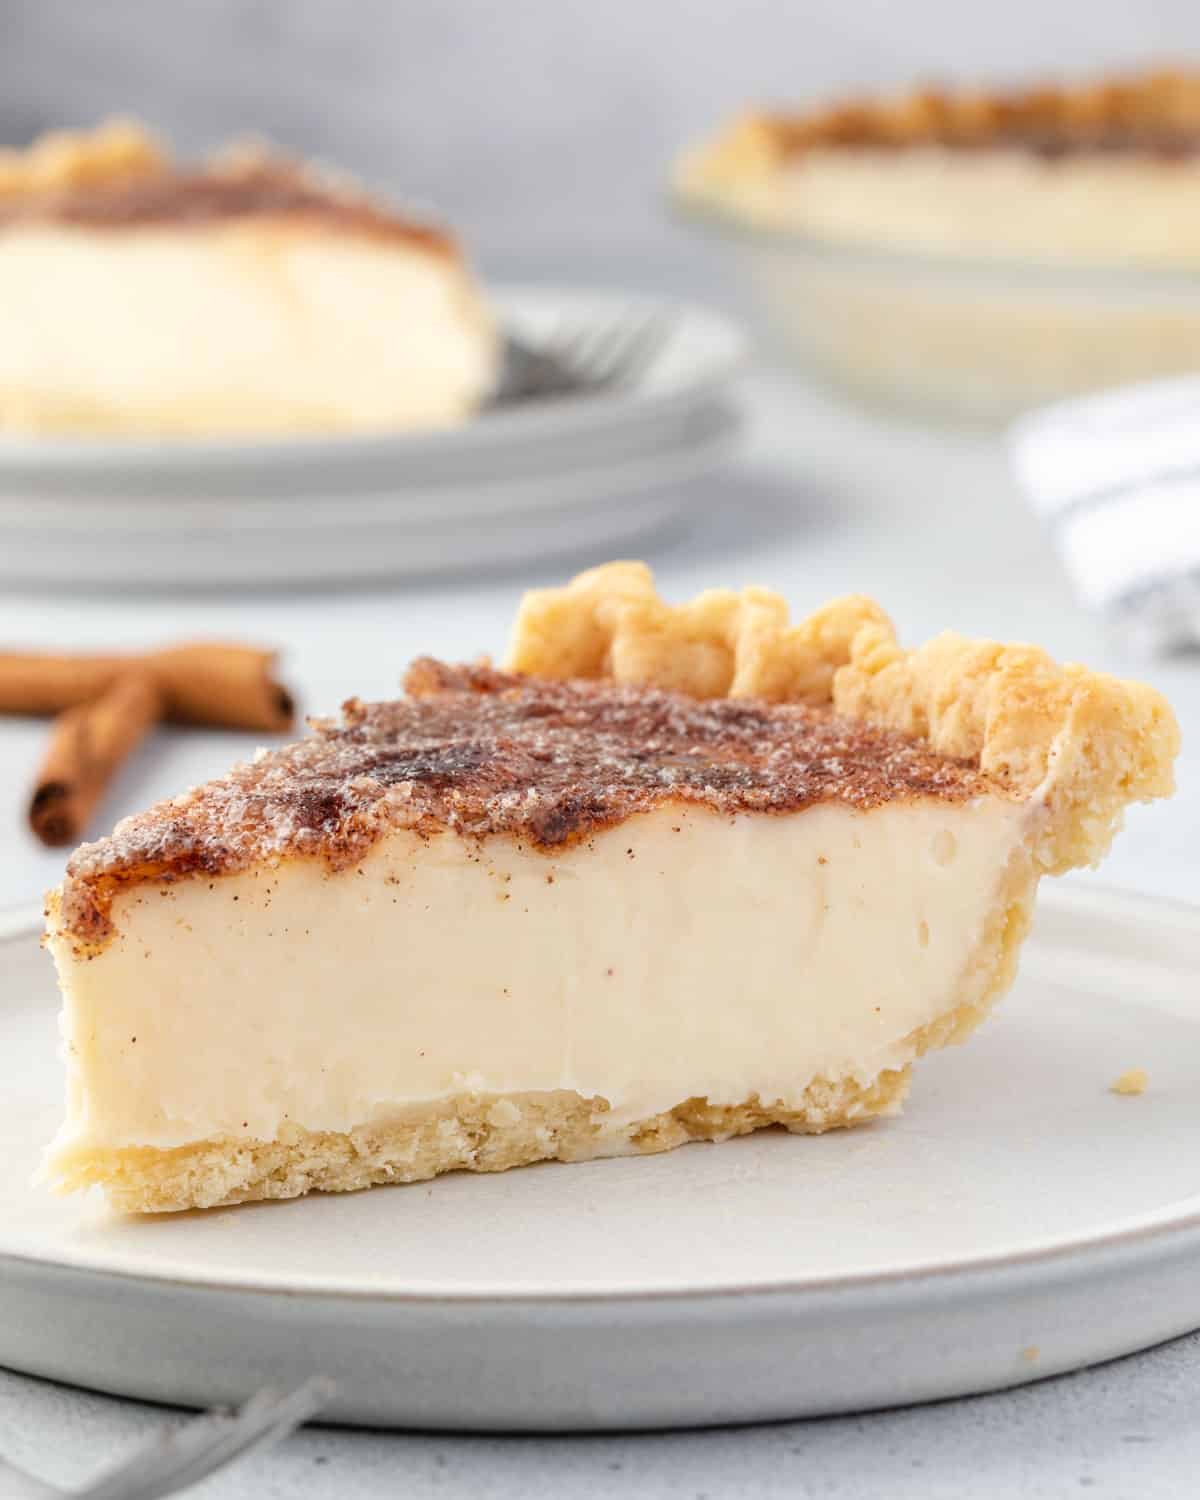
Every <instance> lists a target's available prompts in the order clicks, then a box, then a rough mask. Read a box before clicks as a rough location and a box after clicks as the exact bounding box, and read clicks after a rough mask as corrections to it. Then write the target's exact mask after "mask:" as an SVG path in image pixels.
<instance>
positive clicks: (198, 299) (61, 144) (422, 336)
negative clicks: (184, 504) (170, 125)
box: [0, 122, 499, 438]
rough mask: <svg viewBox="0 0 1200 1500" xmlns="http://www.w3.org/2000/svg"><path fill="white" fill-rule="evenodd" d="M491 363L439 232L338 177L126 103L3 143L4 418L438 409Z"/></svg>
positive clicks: (105, 430) (474, 401)
mask: <svg viewBox="0 0 1200 1500" xmlns="http://www.w3.org/2000/svg"><path fill="white" fill-rule="evenodd" d="M498 366H499V340H498V336H497V332H496V329H495V326H494V323H493V320H492V317H491V315H490V313H489V312H488V310H487V308H486V306H485V304H484V301H483V298H482V296H481V294H480V291H479V289H478V287H477V286H476V284H475V282H474V280H473V278H472V277H471V275H470V273H469V271H468V269H467V266H466V264H465V262H464V260H463V257H462V255H461V253H460V251H459V249H458V247H457V245H456V244H455V242H454V240H453V239H452V238H451V236H449V235H448V234H446V233H445V232H444V231H442V230H441V229H437V228H433V227H431V226H430V225H428V224H426V223H422V222H418V221H416V220H413V219H409V218H406V217H402V216H401V215H400V214H398V213H396V212H393V211H392V210H391V209H390V208H388V207H387V206H386V205H384V204H382V203H381V202H379V201H377V200H376V199H373V198H371V197H368V196H367V195H366V194H364V193H363V191H362V190H361V189H360V188H358V187H356V186H354V185H353V184H351V183H349V182H348V181H347V180H345V179H344V178H341V177H332V176H330V175H328V174H325V173H321V172H318V171H317V170H316V169H315V168H313V167H311V166H308V165H306V164H304V163H301V162H296V161H292V160H289V159H288V158H285V157H279V156H275V155H272V154H270V153H269V152H265V151H263V150H262V149H260V148H252V147H238V148H231V149H230V150H228V151H226V152H224V153H223V154H220V155H218V156H215V157H213V158H212V159H211V160H210V161H207V162H205V163H203V164H201V165H200V166H197V167H188V166H181V165H179V164H178V163H175V162H173V161H172V160H171V159H170V158H169V157H168V156H167V154H166V153H165V152H164V151H163V150H162V148H161V147H160V146H159V145H158V143H157V142H156V141H155V140H154V139H153V138H152V137H150V136H149V135H147V134H146V132H144V131H143V130H142V129H140V127H138V126H136V125H131V124H126V123H120V122H117V123H113V124H110V125H107V126H103V127H101V128H99V129H97V130H96V131H94V132H91V133H81V134H70V133H61V134H56V135H50V136H45V137H43V138H42V139H41V140H40V141H37V142H35V143H34V144H33V145H32V146H31V147H29V149H28V150H25V151H0V433H23V434H31V433H32V434H40V435H43V436H45V435H57V436H73V437H81V436H88V437H97V436H100V437H124V438H128V437H159V438H161V437H166V438H180V437H211V436H222V435H224V436H232V435H237V436H241V437H243V438H244V437H247V436H252V437H253V436H262V437H267V436H273V437H280V436H287V435H295V434H307V435H314V434H333V433H347V432H369V431H383V430H394V429H401V428H407V427H419V426H439V425H445V424H447V423H452V422H456V421H460V420H462V419H463V418H465V417H466V416H468V415H469V414H470V412H471V411H472V410H473V409H474V408H475V407H476V406H477V405H478V404H479V403H480V402H481V401H482V400H483V399H484V398H485V397H486V396H487V395H488V393H489V392H490V390H491V389H492V387H493V385H494V383H495V380H496V376H497V372H498Z"/></svg>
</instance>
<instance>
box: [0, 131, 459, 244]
mask: <svg viewBox="0 0 1200 1500" xmlns="http://www.w3.org/2000/svg"><path fill="white" fill-rule="evenodd" d="M252 218H271V219H280V218H284V219H295V220H302V221H308V222H311V223H319V224H322V225H325V226H328V227H331V228H335V229H340V230H344V231H346V232H348V233H352V234H365V235H370V236H373V237H376V238H381V239H390V240H398V241H404V242H406V243H409V244H417V245H419V246H420V247H421V248H423V249H426V250H429V251H432V252H434V253H437V254H442V255H453V254H455V253H456V249H455V244H454V241H453V239H452V237H451V236H450V235H448V234H447V233H445V232H444V231H443V230H441V229H437V228H435V227H433V226H431V225H428V224H423V223H417V222H414V221H410V220H408V219H404V218H401V217H400V216H399V215H397V214H393V213H391V212H389V211H388V210H387V209H386V208H384V207H383V206H382V205H380V204H378V203H376V202H374V201H373V200H371V199H370V198H367V197H366V196H364V195H362V194H360V193H356V192H349V191H343V190H341V189H340V188H338V187H335V186H331V185H329V184H327V183H325V182H323V181H322V180H321V179H320V178H319V177H317V176H316V175H315V174H313V173H312V172H310V171H309V170H308V169H307V168H305V167H304V166H302V165H300V164H298V163H296V162H293V161H289V160H287V159H285V158H275V157H268V156H261V155H255V156H253V157H251V158H249V159H247V160H245V161H242V162H234V163H218V164H215V165H212V166H208V167H203V168H199V169H196V170H188V169H183V168H177V167H173V166H166V167H164V168H163V169H161V170H158V171H151V172H146V173H138V174H129V175H124V176H121V175H117V176H114V177H113V178H111V179H110V180H107V181H101V182H99V183H93V182H85V183H83V184H82V185H71V186H67V187H65V188H58V189H52V190H49V191H45V192H40V193H29V194H15V195H13V196H12V197H9V198H3V197H0V227H2V226H4V225H6V224H12V223H29V222H37V223H47V222H50V223H56V224H71V225H76V226H79V227H82V228H88V229H97V230H102V229H128V228H138V227H153V226H163V225H170V226H175V225H189V226H190V225H207V224H214V223H220V222H225V221H230V220H236V219H252Z"/></svg>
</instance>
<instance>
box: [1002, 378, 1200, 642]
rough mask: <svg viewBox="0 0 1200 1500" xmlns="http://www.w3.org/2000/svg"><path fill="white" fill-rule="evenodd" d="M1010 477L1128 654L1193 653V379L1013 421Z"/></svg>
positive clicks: (1199, 454)
mask: <svg viewBox="0 0 1200 1500" xmlns="http://www.w3.org/2000/svg"><path fill="white" fill-rule="evenodd" d="M1010 454H1011V457H1012V463H1013V468H1014V470H1015V472H1016V476H1017V480H1018V482H1019V483H1020V485H1021V486H1022V488H1023V489H1024V490H1025V492H1026V494H1027V495H1028V496H1029V499H1030V501H1031V502H1032V504H1033V507H1034V509H1035V510H1036V511H1037V513H1038V514H1039V515H1040V516H1041V517H1042V519H1043V520H1044V521H1045V523H1046V525H1047V526H1048V527H1049V529H1050V531H1051V533H1052V534H1053V536H1054V540H1055V543H1056V545H1057V547H1058V550H1059V553H1060V555H1061V556H1062V559H1063V563H1064V564H1065V566H1066V569H1067V572H1068V573H1069V574H1070V576H1071V579H1072V581H1073V583H1074V585H1075V589H1076V591H1077V593H1078V595H1079V597H1080V599H1081V600H1082V601H1083V603H1084V604H1086V605H1087V606H1089V607H1090V608H1092V609H1094V610H1097V611H1099V612H1101V613H1102V614H1104V615H1105V616H1106V617H1107V618H1108V619H1109V620H1110V621H1112V623H1113V624H1114V625H1116V626H1117V627H1119V628H1120V629H1121V630H1122V631H1123V633H1126V634H1127V635H1128V636H1129V638H1130V639H1131V641H1132V643H1133V644H1135V645H1136V646H1138V647H1140V648H1142V649H1144V650H1148V651H1169V650H1178V649H1181V648H1185V647H1194V646H1200V377H1192V376H1189V377H1187V378H1185V379H1178V380H1159V381H1153V382H1151V383H1149V384H1146V385H1137V386H1129V387H1127V388H1124V389H1121V390H1116V391H1110V392H1107V393H1105V394H1103V395H1099V396H1089V397H1085V398H1084V399H1083V400H1077V401H1068V402H1063V403H1062V404H1061V405H1058V406H1050V407H1045V408H1043V409H1042V410H1041V411H1035V412H1032V413H1031V414H1030V415H1028V416H1026V417H1023V418H1022V419H1021V420H1020V421H1019V422H1018V423H1017V424H1016V425H1015V426H1014V428H1013V429H1012V432H1011V434H1010Z"/></svg>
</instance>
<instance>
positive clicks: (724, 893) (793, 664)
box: [45, 563, 1178, 1211]
mask: <svg viewBox="0 0 1200 1500" xmlns="http://www.w3.org/2000/svg"><path fill="white" fill-rule="evenodd" d="M405 688H406V693H405V696H404V697H403V698H401V699H399V700H397V701H395V702H389V703H370V704H368V703H361V702H358V701H357V700H354V699H351V700H350V702H348V703H347V704H346V705H345V707H344V711H343V717H342V718H341V720H340V721H338V722H332V721H331V722H321V723H317V724H315V725H314V729H313V733H312V734H311V736H310V737H309V738H308V739H306V740H304V741H302V742H301V743H300V744H297V745H294V746H291V747H290V748H288V749H283V750H274V751H271V752H269V753H267V752H264V753H261V754H260V755H259V756H258V757H257V759H255V760H254V761H253V762H252V763H250V764H248V765H242V766H239V767H237V768H236V769H235V770H234V771H232V772H231V773H230V774H229V775H228V776H227V777H225V778H224V779H223V780H220V781H213V782H210V783H209V784H208V785H206V786H201V787H198V788H196V789H194V790H192V791H190V792H188V793H186V794H185V795H183V796H181V797H179V798H176V799H175V800H174V801H171V802H164V803H160V804H159V805H158V806H157V807H154V808H152V809H150V811H148V812H146V813H142V814H140V815H138V816H136V817H132V818H129V819H127V820H126V821H125V822H123V823H121V824H120V825H119V826H118V827H117V829H116V831H115V832H114V833H113V835H112V836H111V837H110V838H108V839H104V840H102V841H100V842H99V843H94V844H88V845H85V846H84V847H83V848H81V849H80V850H79V851H78V852H77V853H76V854H75V855H74V857H73V858H72V860H71V861H70V864H69V866H68V870H67V875H66V879H65V880H64V882H63V884H62V885H61V886H60V887H59V889H57V890H56V891H54V892H52V893H51V895H50V898H49V905H48V942H49V947H50V949H51V951H52V953H53V955H54V959H55V962H56V964H57V966H58V972H59V977H60V980H61V983H62V989H63V995H64V1011H63V1019H62V1029H63V1036H64V1039H65V1052H66V1062H67V1070H68V1077H69V1090H68V1117H67V1121H66V1123H65V1124H64V1126H63V1128H62V1130H61V1133H60V1134H59V1136H58V1138H57V1140H56V1141H55V1142H54V1144H53V1146H52V1147H51V1149H50V1152H49V1156H48V1158H47V1162H46V1167H45V1172H46V1174H47V1175H48V1177H49V1178H50V1179H51V1180H52V1181H53V1182H54V1183H55V1184H57V1185H58V1186H59V1187H60V1188H66V1189H70V1188H83V1187H87V1186H88V1185H90V1184H99V1185H101V1186H102V1187H103V1188H104V1189H105V1190H106V1191H107V1193H108V1195H109V1198H110V1199H111V1201H112V1203H113V1204H114V1205H116V1206H117V1207H118V1208H120V1209H127V1210H142V1211H159V1210H169V1209H184V1208H193V1207H204V1206H209V1205H214V1204H227V1203H239V1202H242V1201H244V1200H247V1199H256V1198H291V1197H295V1196H297V1195H298V1194H302V1193H307V1192H310V1191H313V1190H318V1189H319V1190H325V1191H343V1190H348V1189H353V1188H362V1187H367V1186H368V1185H370V1184H372V1183H388V1182H411V1181H414V1180H418V1179H422V1178H428V1177H432V1176H434V1175H435V1174H437V1173H440V1172H448V1171H453V1170H456V1169H467V1170H471V1171H499V1170H502V1169H504V1168H507V1167H515V1166H520V1165H522V1164H523V1163H526V1162H533V1161H539V1160H543V1159H546V1158H551V1159H555V1158H556V1159H558V1160H561V1161H581V1160H585V1159H587V1158H591V1157H598V1156H620V1155H628V1154H634V1153H638V1152H653V1151H665V1150H668V1149H670V1148H671V1147H674V1146H678V1145H682V1144H683V1143H684V1142H687V1141H697V1140H705V1141H720V1140H725V1139H727V1138H728V1137H730V1136H735V1135H741V1134H743V1133H745V1132H747V1131H751V1130H756V1129H758V1128H759V1127H761V1126H766V1125H783V1126H785V1127H786V1128H787V1129H788V1130H791V1131H796V1132H813V1133H815V1132H820V1131H825V1130H830V1129H833V1128H834V1127H836V1126H844V1125H857V1124H860V1123H862V1122H864V1121H867V1120H870V1119H871V1118H872V1117H874V1116H876V1115H887V1114H891V1113H894V1112H895V1111H896V1110H897V1109H898V1107H899V1105H900V1102H901V1100H902V1099H903V1098H904V1096H905V1093H906V1091H907V1089H908V1084H909V1073H910V1070H911V1067H912V1064H913V1062H914V1060H915V1059H916V1058H918V1057H919V1056H920V1055H921V1054H922V1053H924V1052H926V1051H928V1050H929V1049H931V1048H934V1047H942V1046H945V1045H947V1044H948V1043H951V1042H958V1041H961V1040H962V1039H963V1038H964V1037H965V1036H967V1035H968V1033H970V1032H971V1031H972V1030H974V1028H975V1027H976V1026H977V1025H978V1024H979V1022H980V1021H981V1020H982V1019H983V1017H984V1016H985V1015H986V1014H987V1012H988V1010H989V1008H990V1007H991V1005H992V1004H993V1002H994V1001H995V1000H996V999H997V997H998V996H999V995H1000V994H1001V993H1002V992H1003V991H1004V990H1005V989H1006V988H1007V987H1008V985H1009V983H1010V982H1011V980H1012V977H1013V973H1014V969H1015V966H1016V959H1017V950H1018V948H1019V946H1020V943H1021V940H1022V938H1023V937H1024V935H1025V932H1026V931H1027V929H1028V927H1029V921H1030V916H1031V912H1032V906H1033V898H1034V892H1035V889H1036V887H1037V883H1038V880H1039V878H1040V877H1041V876H1042V875H1044V874H1058V873H1061V872H1062V871H1065V870H1069V869H1072V868H1074V867H1076V866H1079V865H1088V864H1092V863H1094V862H1095V861H1096V860H1098V859H1099V858H1100V857H1101V856H1102V855H1103V854H1104V852H1105V850H1106V849H1107V847H1108V844H1109V841H1110V840H1111V838H1112V836H1113V833H1114V830H1115V829H1116V828H1117V827H1118V825H1119V823H1120V821H1121V815H1122V810H1123V808H1124V807H1125V806H1126V804H1127V803H1130V802H1134V801H1140V800H1147V799H1150V798H1155V797H1162V796H1166V795H1167V794H1168V793H1169V792H1170V791H1171V765H1172V760H1173V758H1174V756H1175V753H1176V748H1177V740H1178V732H1177V729H1176V725H1175V721H1174V719H1173V718H1172V715H1171V711H1170V709H1169V708H1168V706H1167V704H1166V703H1165V702H1164V700H1163V699H1162V698H1161V697H1160V696H1159V695H1158V694H1157V693H1156V692H1154V691H1152V690H1151V689H1150V688H1148V687H1143V686H1140V685H1138V684H1136V683H1131V682H1120V681H1117V680H1116V679H1114V678H1111V677H1105V676H1101V675H1099V674H1097V673H1093V672H1089V671H1087V670H1085V669H1084V668H1082V667H1079V666H1057V665H1056V664H1055V663H1054V662H1053V661H1052V660H1051V659H1050V658H1049V657H1048V656H1047V655H1046V654H1045V653H1044V652H1043V651H1040V650H1038V649H1037V648H1036V647H1034V646H1023V645H1007V646H1006V645H998V644H996V643H995V642H991V641H974V640H964V639H963V638H962V637H960V636H956V635H949V634H948V635H942V636H939V637H937V638H936V639H935V640H933V641H931V642H929V643H928V644H927V645H925V646H923V647H922V648H921V649H919V650H917V651H906V650H904V649H903V648H902V647H901V646H899V645H898V644H897V642H896V638H895V635H894V633H893V630H892V627H891V625H890V624H889V622H888V619H887V617H886V616H885V615H884V613H883V612H882V611H881V610H880V609H879V608H878V606H876V605H875V604H873V603H872V602H871V601H870V600H868V599H865V598H858V597H851V598H844V599H839V600H836V601H835V602H834V603H832V604H830V605H827V606H826V607H825V608H824V609H822V610H820V611H819V612H818V613H817V614H815V615H813V616H811V617H810V618H808V619H806V620H803V621H801V622H800V623H798V624H789V620H788V611H787V608H786V606H785V604H784V602H783V601H782V600H781V599H780V598H778V597H777V596H776V595H774V594H771V593H768V592H766V591H765V590H762V589H747V590H745V591H744V592H741V593H733V592H728V591H725V590H716V591H713V592H710V593H705V594H702V595H700V596H699V597H698V598H697V599H695V600H693V601H692V602H691V603H689V604H684V605H680V606H671V605H668V604H666V603H664V602H663V601H662V600H661V599H660V598H659V597H658V596H657V594H656V592H655V589H654V584H653V580H652V578H651V575H650V573H649V571H648V569H646V568H645V567H644V566H642V565H641V564H638V563H614V564H611V565H609V566H607V567H601V568H597V569H594V570H592V571H591V572H588V573H584V574H581V575H580V576H579V577H577V578H576V579H575V580H574V581H573V582H572V583H570V584H568V585H567V586H566V587H565V588H561V589H550V590H546V591H542V592H537V593H533V594H530V595H528V596H527V597H526V599H525V601H524V603H523V604H522V607H521V610H520V613H519V615H518V618H517V621H516V627H515V630H514V633H513V638H512V644H511V649H510V652H509V658H508V662H507V666H506V667H505V669H504V670H495V669H493V668H492V667H490V666H488V665H478V664H477V665H473V666H448V665H444V664H442V663H440V662H437V661H433V660H429V659H423V660H419V661H417V662H415V663H414V664H413V666H412V667H411V668H410V669H409V673H408V677H407V680H406V683H405Z"/></svg>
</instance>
